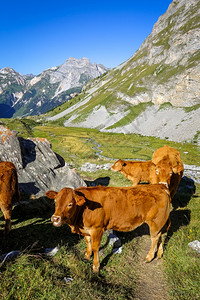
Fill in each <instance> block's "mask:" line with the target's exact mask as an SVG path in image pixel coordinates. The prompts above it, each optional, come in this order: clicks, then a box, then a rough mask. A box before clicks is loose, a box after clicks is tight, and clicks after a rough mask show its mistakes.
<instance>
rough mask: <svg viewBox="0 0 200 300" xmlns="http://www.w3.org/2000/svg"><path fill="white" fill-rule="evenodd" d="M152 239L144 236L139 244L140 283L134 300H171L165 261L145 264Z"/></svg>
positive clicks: (160, 260) (159, 260)
mask: <svg viewBox="0 0 200 300" xmlns="http://www.w3.org/2000/svg"><path fill="white" fill-rule="evenodd" d="M150 243H151V242H150V237H149V236H148V235H144V236H142V237H140V238H139V244H138V248H139V250H138V254H137V258H138V269H137V270H138V271H137V272H138V274H137V276H138V283H137V289H136V291H135V292H136V293H135V298H134V300H169V299H170V298H169V296H168V295H167V280H166V278H165V274H164V271H163V260H162V259H158V260H154V261H152V262H151V263H145V262H144V257H145V256H146V254H147V253H148V251H149V249H150Z"/></svg>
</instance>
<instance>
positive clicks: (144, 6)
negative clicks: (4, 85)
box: [0, 0, 172, 75]
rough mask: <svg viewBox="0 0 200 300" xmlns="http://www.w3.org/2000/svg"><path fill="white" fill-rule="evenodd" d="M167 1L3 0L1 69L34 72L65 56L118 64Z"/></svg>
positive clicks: (130, 52)
mask: <svg viewBox="0 0 200 300" xmlns="http://www.w3.org/2000/svg"><path fill="white" fill-rule="evenodd" d="M171 2H172V0H151V1H149V0H136V1H135V0H122V1H117V0H116V1H113V0H111V1H109V0H107V1H105V0H101V1H95V0H93V1H90V0H84V1H76V0H73V1H67V0H54V1H51V0H48V1H47V0H33V1H27V0H26V1H24V0H22V1H21V0H7V1H1V10H0V12H1V14H0V69H1V68H4V67H11V68H13V69H14V70H15V71H17V72H19V73H21V74H28V73H32V74H35V75H38V74H39V73H41V72H42V71H44V70H46V69H48V68H50V67H53V66H58V65H61V64H62V63H64V62H65V60H66V59H68V58H69V57H75V58H82V57H88V58H89V59H90V61H91V62H92V63H94V62H96V63H102V64H104V65H105V66H106V67H110V68H113V67H116V66H118V65H119V64H121V63H122V62H124V61H126V60H127V59H128V58H129V57H131V56H132V55H133V54H134V52H135V51H136V50H137V49H138V48H139V47H140V45H141V44H142V42H143V41H144V39H145V38H146V37H147V36H148V35H149V34H150V33H151V31H152V28H153V25H154V24H155V22H156V21H157V20H158V18H159V16H160V15H162V14H163V13H165V12H166V10H167V8H168V6H169V4H170V3H171Z"/></svg>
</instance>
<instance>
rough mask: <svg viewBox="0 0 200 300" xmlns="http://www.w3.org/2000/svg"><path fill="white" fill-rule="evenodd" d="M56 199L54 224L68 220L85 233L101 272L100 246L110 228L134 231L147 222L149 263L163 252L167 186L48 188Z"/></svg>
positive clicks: (167, 209) (167, 216) (89, 255)
mask: <svg viewBox="0 0 200 300" xmlns="http://www.w3.org/2000/svg"><path fill="white" fill-rule="evenodd" d="M46 195H47V197H49V198H50V199H55V213H54V214H53V215H52V217H51V220H52V222H53V225H54V226H58V227H59V226H61V225H62V224H64V223H67V224H68V225H69V226H70V228H71V231H72V232H73V233H78V234H82V235H84V236H85V239H86V242H87V250H86V254H85V258H86V259H88V260H89V259H90V257H91V254H92V251H93V253H94V260H93V271H94V272H99V267H100V263H99V256H98V251H99V246H100V243H101V238H102V234H103V232H104V231H105V230H107V229H114V230H118V231H125V232H126V231H132V230H133V229H135V228H136V227H138V226H140V225H141V224H143V223H147V224H148V226H149V229H150V236H151V249H150V251H149V253H148V254H147V256H146V262H150V261H151V260H152V259H154V256H155V253H156V252H157V258H161V257H162V254H163V248H162V241H161V230H162V228H163V226H164V225H165V224H166V222H167V221H168V219H169V212H170V209H169V206H170V194H169V190H168V189H167V188H166V186H165V185H162V184H155V185H137V186H136V187H100V186H98V187H88V188H85V187H83V188H78V189H76V190H73V189H71V188H63V189H62V190H60V191H59V192H54V191H48V192H47V193H46Z"/></svg>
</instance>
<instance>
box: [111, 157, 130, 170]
mask: <svg viewBox="0 0 200 300" xmlns="http://www.w3.org/2000/svg"><path fill="white" fill-rule="evenodd" d="M125 166H126V162H125V161H124V160H122V159H119V160H117V161H116V162H115V163H114V165H113V166H112V167H111V168H110V169H111V170H112V171H115V172H119V171H121V170H122V168H123V167H125Z"/></svg>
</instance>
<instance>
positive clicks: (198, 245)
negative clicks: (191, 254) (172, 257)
mask: <svg viewBox="0 0 200 300" xmlns="http://www.w3.org/2000/svg"><path fill="white" fill-rule="evenodd" d="M188 246H189V247H190V248H192V249H193V250H195V251H197V252H198V253H200V241H197V240H195V241H193V242H190V243H189V244H188Z"/></svg>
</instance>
